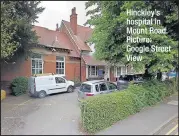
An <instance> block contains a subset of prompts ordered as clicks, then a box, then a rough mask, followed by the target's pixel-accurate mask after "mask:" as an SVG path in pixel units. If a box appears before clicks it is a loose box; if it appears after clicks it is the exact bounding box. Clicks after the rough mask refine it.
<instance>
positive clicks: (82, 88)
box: [80, 84, 91, 93]
mask: <svg viewBox="0 0 179 136" xmlns="http://www.w3.org/2000/svg"><path fill="white" fill-rule="evenodd" d="M80 91H82V92H87V93H90V92H91V85H88V84H82V85H81V86H80Z"/></svg>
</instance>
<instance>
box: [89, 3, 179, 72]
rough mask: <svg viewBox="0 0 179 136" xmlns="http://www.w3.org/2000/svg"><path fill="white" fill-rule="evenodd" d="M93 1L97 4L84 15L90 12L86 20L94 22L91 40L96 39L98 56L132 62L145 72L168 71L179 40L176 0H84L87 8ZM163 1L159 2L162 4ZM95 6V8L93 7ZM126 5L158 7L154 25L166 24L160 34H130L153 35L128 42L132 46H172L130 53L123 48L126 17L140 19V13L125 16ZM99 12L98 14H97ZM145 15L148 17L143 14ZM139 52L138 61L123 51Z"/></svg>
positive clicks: (118, 61)
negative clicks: (165, 51)
mask: <svg viewBox="0 0 179 136" xmlns="http://www.w3.org/2000/svg"><path fill="white" fill-rule="evenodd" d="M92 5H96V8H94V9H92V10H89V11H88V12H87V15H90V16H91V17H90V19H89V20H88V21H87V23H86V24H90V25H93V26H94V27H95V28H94V32H93V35H92V38H91V39H90V41H91V42H93V43H95V49H96V52H95V56H96V57H97V58H98V59H100V60H106V61H109V62H112V63H114V64H116V63H124V64H132V65H133V66H134V68H135V69H136V70H137V71H138V70H140V69H141V68H143V67H145V68H146V69H147V70H146V73H153V72H156V71H157V70H159V71H168V70H170V69H171V68H173V64H174V62H176V60H177V40H178V33H177V29H176V28H177V27H178V24H179V23H178V2H177V1H176V0H173V1H167V2H166V1H165V2H163V1H162V2H160V1H157V2H156V1H152V0H149V1H130V2H128V1H97V2H96V3H94V2H91V1H90V2H87V3H86V9H88V8H89V7H91V6H92ZM161 5H162V6H161ZM96 9H98V10H96ZM127 9H137V10H140V9H143V10H144V9H148V10H154V9H157V10H160V11H161V13H162V16H160V18H159V19H161V22H162V23H161V25H158V26H155V25H153V27H154V28H164V27H166V28H167V32H168V34H167V35H162V34H147V35H146V34H145V35H144V34H140V35H139V34H133V35H132V36H133V37H137V36H138V37H140V38H142V37H149V38H151V39H152V42H151V43H146V42H144V43H131V44H130V45H131V46H133V47H142V46H144V45H145V46H147V47H149V48H151V45H156V46H171V47H172V50H171V52H168V53H160V52H154V53H142V54H140V53H138V52H132V53H129V52H127V51H126V46H127V45H128V44H129V43H126V37H127V33H126V28H127V25H126V18H130V19H140V17H134V16H130V17H129V16H127V15H126V10H127ZM97 13H98V16H96V14H97ZM146 18H147V17H146ZM134 28H135V26H134ZM138 28H147V29H148V28H149V26H147V25H142V26H140V27H138ZM129 54H130V55H142V57H143V59H142V61H139V62H131V61H130V62H129V61H127V59H126V55H129Z"/></svg>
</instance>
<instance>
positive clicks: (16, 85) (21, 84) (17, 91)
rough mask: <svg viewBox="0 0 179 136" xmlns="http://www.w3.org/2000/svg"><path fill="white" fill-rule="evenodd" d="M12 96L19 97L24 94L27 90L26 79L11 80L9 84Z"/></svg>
mask: <svg viewBox="0 0 179 136" xmlns="http://www.w3.org/2000/svg"><path fill="white" fill-rule="evenodd" d="M11 89H12V94H13V95H15V96H19V95H22V94H25V93H26V92H27V89H28V78H26V77H17V78H15V79H13V81H12V83H11Z"/></svg>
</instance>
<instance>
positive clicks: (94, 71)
mask: <svg viewBox="0 0 179 136" xmlns="http://www.w3.org/2000/svg"><path fill="white" fill-rule="evenodd" d="M88 75H89V76H90V77H97V76H98V66H88Z"/></svg>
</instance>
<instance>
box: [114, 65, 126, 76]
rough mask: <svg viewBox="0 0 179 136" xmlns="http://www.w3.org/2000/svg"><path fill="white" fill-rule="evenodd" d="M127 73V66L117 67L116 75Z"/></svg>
mask: <svg viewBox="0 0 179 136" xmlns="http://www.w3.org/2000/svg"><path fill="white" fill-rule="evenodd" d="M126 73H127V71H126V67H125V66H121V67H116V77H120V75H125V74H126Z"/></svg>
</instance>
